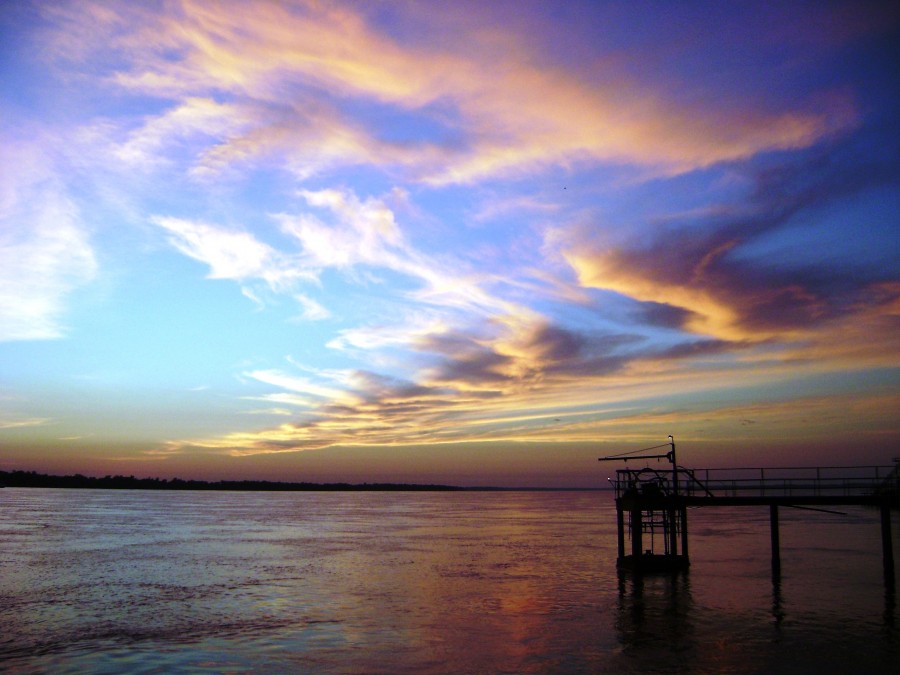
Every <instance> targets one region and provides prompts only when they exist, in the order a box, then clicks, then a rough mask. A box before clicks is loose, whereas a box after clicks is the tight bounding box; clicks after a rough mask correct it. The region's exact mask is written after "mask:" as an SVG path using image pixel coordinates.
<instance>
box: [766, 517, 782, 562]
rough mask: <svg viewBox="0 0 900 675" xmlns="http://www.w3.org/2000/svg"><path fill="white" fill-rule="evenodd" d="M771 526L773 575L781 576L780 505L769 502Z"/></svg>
mask: <svg viewBox="0 0 900 675" xmlns="http://www.w3.org/2000/svg"><path fill="white" fill-rule="evenodd" d="M769 528H770V534H771V538H772V576H773V577H780V576H781V540H780V538H779V534H778V505H777V504H769Z"/></svg>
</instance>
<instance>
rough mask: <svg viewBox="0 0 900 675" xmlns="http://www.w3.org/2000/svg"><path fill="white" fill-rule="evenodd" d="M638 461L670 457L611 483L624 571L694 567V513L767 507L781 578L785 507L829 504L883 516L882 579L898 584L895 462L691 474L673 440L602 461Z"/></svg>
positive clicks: (899, 473)
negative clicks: (691, 540)
mask: <svg viewBox="0 0 900 675" xmlns="http://www.w3.org/2000/svg"><path fill="white" fill-rule="evenodd" d="M663 450H665V451H664V452H663ZM654 451H658V452H654ZM636 460H645V461H646V462H649V460H656V461H657V464H658V465H659V463H660V462H661V461H662V460H665V461H666V462H667V463H668V466H666V465H665V464H663V465H661V466H660V468H653V467H651V466H650V465H649V463H647V464H646V465H645V466H642V467H641V468H632V467H628V466H626V468H624V469H618V470H617V471H616V478H615V480H613V481H612V483H613V488H614V490H615V499H616V524H617V535H618V536H617V538H618V560H617V566H618V567H619V568H620V569H625V570H631V571H634V572H638V573H651V572H674V571H679V570H685V569H687V568H688V567H689V565H690V556H689V538H688V509H689V508H697V507H703V506H719V507H743V506H759V507H768V508H769V523H770V541H771V549H772V574H773V576H776V577H777V576H779V575H780V574H781V538H780V532H779V520H778V514H779V508H801V509H810V510H814V511H826V512H828V509H827V508H825V507H829V506H851V505H852V506H869V507H872V508H877V509H879V511H880V514H881V546H882V561H883V567H884V578H885V583H886V584H887V585H889V586H890V587H891V588H893V586H894V554H893V542H892V537H891V509H895V508H898V507H900V463H897V460H895V464H894V466H844V467H768V468H737V469H686V468H684V467H681V466H679V465H678V463H677V461H676V456H675V441H674V439H673V438H672V437H671V436H669V442H668V443H666V444H664V445H660V446H655V447H652V448H647V449H645V450H638V451H635V452H632V453H623V454H620V455H613V456H609V457H601V458H600V461H601V462H606V461H617V462H624V463H626V465H627V463H628V462H629V461H632V462H633V461H636ZM626 539H629V540H630V543H629V545H626Z"/></svg>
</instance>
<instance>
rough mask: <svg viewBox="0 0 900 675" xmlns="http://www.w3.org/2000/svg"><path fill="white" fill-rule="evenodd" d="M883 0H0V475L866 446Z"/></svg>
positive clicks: (889, 454) (886, 185)
mask: <svg viewBox="0 0 900 675" xmlns="http://www.w3.org/2000/svg"><path fill="white" fill-rule="evenodd" d="M898 28H900V9H898V6H897V5H896V3H886V2H885V3H871V2H862V1H853V2H827V1H823V0H816V1H814V2H790V1H788V2H779V3H769V2H756V3H754V2H747V3H722V2H679V3H669V2H640V1H638V2H632V1H627V2H604V1H596V2H580V1H579V0H567V1H566V2H561V3H548V2H536V1H528V0H523V1H519V0H517V1H515V2H503V1H497V2H480V1H479V2H469V1H466V0H462V1H455V2H415V1H412V0H396V1H387V0H385V1H379V0H369V1H365V2H364V1H359V2H341V1H337V0H336V1H333V2H315V1H309V2H306V1H303V0H297V1H295V2H289V1H285V2H227V1H222V2H202V1H199V0H183V1H172V2H168V1H160V2H153V1H147V2H140V3H135V2H126V1H121V2H117V1H115V0H113V1H110V2H94V1H92V0H78V1H77V2H65V1H64V0H62V1H59V2H52V3H48V2H28V1H26V0H11V1H10V2H5V3H3V5H2V8H0V154H2V162H0V469H2V470H15V469H25V470H36V471H42V472H49V473H75V472H79V473H84V474H87V475H100V476H102V475H107V474H113V475H115V474H120V475H135V476H142V477H146V476H158V477H173V476H179V477H182V478H197V479H208V480H218V479H242V478H246V479H270V480H309V481H316V482H323V481H324V482H329V481H349V482H374V481H402V482H418V483H430V482H438V483H452V484H458V485H507V486H509V485H541V486H583V487H592V486H597V485H601V484H603V483H605V477H606V476H607V475H609V472H610V471H611V470H613V469H614V468H616V467H614V466H608V465H601V464H598V462H597V458H598V457H600V456H605V455H608V454H613V453H617V452H624V451H631V450H635V449H638V448H642V447H646V446H651V445H657V444H659V443H664V442H665V441H666V438H667V436H668V435H669V434H672V435H673V436H674V438H675V440H676V443H677V444H678V446H677V447H678V453H679V461H680V463H681V464H683V465H686V466H692V467H695V468H700V467H720V466H816V465H822V466H825V465H855V464H890V463H891V460H892V458H893V457H896V456H900V423H898V418H900V416H898V411H900V265H898V260H900V222H898V221H900V218H898V214H900V191H898V183H900V77H898V67H897V63H900V59H898V49H897V45H898V44H900V39H898V38H900V34H898V33H900V31H898Z"/></svg>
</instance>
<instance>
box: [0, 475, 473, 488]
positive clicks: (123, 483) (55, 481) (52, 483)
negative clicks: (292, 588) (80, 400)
mask: <svg viewBox="0 0 900 675" xmlns="http://www.w3.org/2000/svg"><path fill="white" fill-rule="evenodd" d="M0 485H5V486H7V487H37V488H92V489H100V490H242V491H271V492H275V491H282V492H286V491H304V490H305V491H339V490H398V491H399V490H407V491H415V490H418V491H424V490H459V489H461V488H457V487H453V486H450V485H415V484H407V483H357V484H353V483H282V482H275V481H267V480H220V481H215V482H209V481H205V480H182V479H181V478H169V479H166V478H135V477H134V476H104V477H103V478H94V477H91V476H82V475H81V474H80V473H76V474H75V475H73V476H51V475H47V474H43V473H37V472H35V471H0Z"/></svg>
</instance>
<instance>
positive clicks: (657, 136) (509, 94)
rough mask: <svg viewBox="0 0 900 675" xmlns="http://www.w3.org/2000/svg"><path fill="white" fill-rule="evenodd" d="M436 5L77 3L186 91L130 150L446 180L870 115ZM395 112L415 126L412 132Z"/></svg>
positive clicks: (159, 76) (714, 142) (653, 156)
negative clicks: (407, 33)
mask: <svg viewBox="0 0 900 675" xmlns="http://www.w3.org/2000/svg"><path fill="white" fill-rule="evenodd" d="M431 10H433V11H429V12H428V13H425V12H415V11H413V12H410V13H409V16H407V17H406V19H405V20H406V21H407V22H408V25H407V26H406V28H408V29H409V30H411V31H419V32H421V34H422V35H427V36H429V38H430V39H420V40H415V41H406V42H401V41H400V40H397V39H394V38H392V37H391V35H390V34H388V33H386V32H384V31H381V30H379V27H378V26H377V21H376V17H375V16H374V14H370V13H369V12H368V11H367V10H366V8H364V7H361V6H359V5H349V4H348V5H341V4H327V5H321V4H318V3H312V2H296V3H291V4H282V3H274V2H272V3H268V2H260V3H255V4H254V6H253V10H252V11H249V10H247V8H246V6H245V5H242V4H240V3H234V4H231V3H226V4H225V5H216V6H215V7H214V6H211V5H209V4H207V3H202V2H193V1H187V2H184V3H182V4H181V5H180V6H178V7H177V8H175V7H172V8H170V9H169V11H164V12H162V13H157V12H149V11H147V12H145V13H142V12H141V11H140V10H134V9H133V10H132V11H133V12H137V13H138V14H141V16H140V20H139V21H138V20H135V21H132V22H130V23H129V22H124V21H123V20H122V19H121V17H115V16H109V13H108V12H104V11H103V6H102V5H89V6H88V7H85V8H81V7H79V9H78V10H75V9H73V8H70V9H69V10H68V11H67V12H65V13H66V14H67V15H68V22H67V24H66V25H67V26H68V27H69V28H68V30H70V31H73V32H75V33H83V32H84V31H85V30H86V28H85V24H86V23H87V22H90V23H91V24H93V26H94V28H93V30H94V31H95V32H97V33H100V34H103V33H104V32H106V33H107V35H108V37H109V40H108V41H98V44H103V45H107V44H111V45H113V46H114V48H115V49H116V50H117V51H118V52H119V53H121V55H122V56H123V57H124V58H125V59H126V60H124V61H123V65H122V66H120V67H117V68H116V69H115V71H114V72H113V73H111V74H110V75H109V78H108V81H109V82H110V84H111V85H114V86H116V87H119V88H123V89H126V90H129V91H132V92H135V93H141V94H148V95H152V96H161V97H164V98H167V99H169V100H172V101H174V105H173V106H172V107H170V108H169V109H168V110H166V111H164V112H162V113H160V114H159V115H157V116H156V117H155V118H153V117H151V118H148V119H147V120H146V121H145V122H144V124H143V125H142V127H141V128H139V129H137V130H135V131H134V132H133V133H132V134H131V136H130V138H129V139H128V140H127V141H126V142H125V144H124V145H123V146H122V147H121V148H120V150H119V152H120V154H122V155H124V156H134V157H141V158H147V156H148V155H149V154H151V153H152V152H153V151H154V149H155V148H161V147H163V146H166V145H167V144H170V143H171V142H174V141H177V140H181V141H185V140H186V139H188V138H189V139H190V141H191V143H192V147H193V158H192V160H191V161H190V162H189V166H190V167H191V170H192V171H194V172H199V173H201V174H202V173H204V172H209V171H218V170H221V169H222V168H224V167H228V166H234V165H241V164H245V163H247V162H251V163H252V162H256V161H261V160H266V161H275V162H276V163H277V164H279V165H280V166H283V167H287V168H290V169H292V170H293V171H294V172H295V173H296V174H297V175H298V176H301V177H308V176H311V175H314V174H315V173H317V172H320V171H324V170H329V169H331V168H334V167H337V166H352V165H356V164H366V165H376V166H380V167H383V168H387V169H390V168H391V167H394V168H396V169H397V170H399V171H402V172H403V173H405V174H406V175H407V176H408V177H410V178H413V179H416V180H419V181H424V182H426V183H430V184H435V185H440V184H448V183H469V182H472V181H475V180H479V179H483V178H489V177H496V176H510V175H513V176H514V175H521V174H522V173H527V172H531V171H534V170H535V169H537V168H546V167H548V166H551V165H563V166H570V165H572V164H573V163H579V162H611V163H615V164H633V165H637V166H641V167H644V168H645V169H646V170H648V171H649V172H650V173H651V174H653V173H663V174H666V173H672V172H681V171H687V170H690V169H693V168H697V167H702V166H708V165H710V164H714V163H717V162H722V161H731V160H735V159H740V158H745V157H749V156H752V155H754V154H756V153H758V152H760V151H763V150H774V149H791V148H801V147H806V146H809V145H811V144H812V143H814V142H815V141H817V140H818V139H820V138H822V137H823V136H827V135H829V134H832V133H835V132H838V131H841V130H845V129H848V128H850V127H851V126H852V125H853V124H854V123H855V121H856V119H857V113H856V109H855V104H854V102H853V100H852V98H851V97H849V96H848V95H846V94H843V93H840V92H832V93H831V94H830V95H829V98H828V99H827V102H828V105H827V106H823V105H822V100H821V99H820V100H816V101H815V102H814V103H815V104H813V102H812V101H811V102H809V103H800V104H798V105H796V106H795V107H794V109H791V110H785V111H778V112H771V111H769V110H766V109H764V108H762V107H760V108H758V109H754V108H752V107H748V106H747V105H746V102H745V105H744V107H743V109H742V110H741V114H740V115H734V114H733V113H734V111H733V110H730V109H727V108H725V107H721V108H719V109H717V108H716V106H715V104H714V102H715V97H713V96H711V97H709V100H707V101H704V104H705V105H704V106H703V107H702V108H700V107H697V106H692V105H690V104H688V103H687V102H685V101H682V100H680V99H679V97H677V96H673V95H671V93H670V92H669V91H667V90H666V88H665V87H664V86H663V85H662V83H659V82H654V81H652V80H650V79H648V78H638V77H636V76H635V75H634V74H633V71H630V70H629V68H627V67H625V66H624V64H623V63H622V62H621V59H616V58H607V59H604V58H600V56H599V55H595V58H594V59H593V60H592V61H589V62H588V63H585V64H579V63H568V64H564V65H563V64H560V63H556V62H554V61H552V60H551V59H549V58H548V57H547V55H546V54H545V53H542V52H541V51H539V50H538V49H536V48H535V46H534V45H536V44H539V43H540V42H541V41H540V40H531V41H529V40H528V39H526V37H525V36H523V35H522V34H518V35H514V34H513V33H509V34H505V35H504V34H501V33H490V32H485V31H483V30H481V29H480V27H479V16H480V14H481V12H479V11H478V9H477V7H473V6H471V5H467V6H466V7H465V8H460V10H459V11H454V9H453V8H452V7H449V6H448V7H442V8H431ZM57 13H61V12H59V10H57ZM448 31H452V38H453V39H450V37H451V35H450V34H449V33H448ZM600 37H601V39H602V36H600ZM659 37H660V38H661V39H663V41H664V35H663V36H659ZM60 40H61V41H62V42H65V38H64V37H61V38H60ZM661 49H663V48H662V47H661ZM83 50H84V45H82V47H81V49H80V50H79V51H80V52H83ZM600 53H601V54H602V51H601V52H600ZM85 58H86V59H88V60H89V57H87V56H86V57H85ZM223 95H224V96H225V97H227V99H228V100H227V101H226V102H216V100H215V99H217V98H219V97H221V96H223ZM373 112H378V113H379V114H374V115H373V114H372V113H373ZM398 118H399V119H398ZM379 119H381V120H383V122H379ZM398 122H402V123H403V126H404V127H405V128H407V129H408V130H409V131H408V133H407V134H405V135H403V136H401V137H398V136H397V133H396V129H397V123H398Z"/></svg>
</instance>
